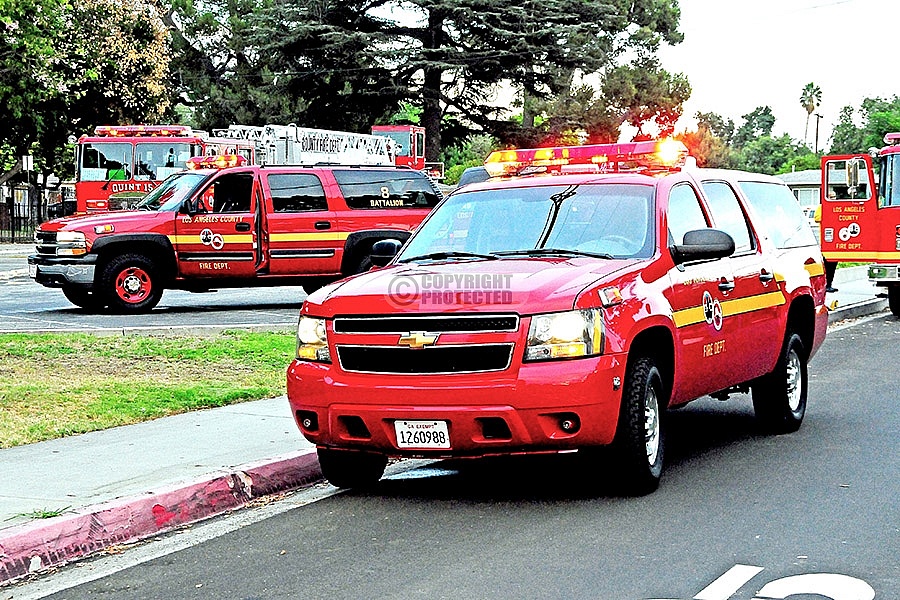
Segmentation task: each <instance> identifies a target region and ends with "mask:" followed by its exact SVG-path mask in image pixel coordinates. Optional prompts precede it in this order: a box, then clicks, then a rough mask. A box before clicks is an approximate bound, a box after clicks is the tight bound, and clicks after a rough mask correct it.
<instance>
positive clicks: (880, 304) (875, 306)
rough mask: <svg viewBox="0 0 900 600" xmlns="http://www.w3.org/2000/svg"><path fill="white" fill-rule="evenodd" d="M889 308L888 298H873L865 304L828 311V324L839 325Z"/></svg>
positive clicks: (865, 301)
mask: <svg viewBox="0 0 900 600" xmlns="http://www.w3.org/2000/svg"><path fill="white" fill-rule="evenodd" d="M887 307H888V301H887V298H872V299H871V300H864V301H863V302H855V303H853V304H848V305H847V306H838V307H837V308H836V309H834V310H830V311H828V324H829V325H831V324H832V323H837V322H838V321H843V320H844V319H855V318H857V317H864V316H866V315H873V314H875V313H879V312H881V311H883V310H886V309H887Z"/></svg>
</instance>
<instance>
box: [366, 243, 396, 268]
mask: <svg viewBox="0 0 900 600" xmlns="http://www.w3.org/2000/svg"><path fill="white" fill-rule="evenodd" d="M402 245H403V242H401V241H400V240H395V239H386V240H379V241H377V242H375V243H374V244H373V245H372V252H371V253H370V254H369V259H370V260H371V261H372V264H373V265H375V266H376V267H383V266H385V265H386V264H388V263H389V262H391V261H392V260H393V259H394V257H395V256H397V253H398V252H400V246H402Z"/></svg>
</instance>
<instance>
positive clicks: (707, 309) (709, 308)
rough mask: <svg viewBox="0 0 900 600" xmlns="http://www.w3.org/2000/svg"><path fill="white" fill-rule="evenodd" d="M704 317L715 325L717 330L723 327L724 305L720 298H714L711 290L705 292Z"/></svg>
mask: <svg viewBox="0 0 900 600" xmlns="http://www.w3.org/2000/svg"><path fill="white" fill-rule="evenodd" d="M703 318H704V319H705V320H706V322H707V323H709V324H710V325H712V326H713V327H715V328H716V331H720V330H721V329H722V305H721V304H720V303H719V301H718V299H713V297H712V294H710V293H709V292H703Z"/></svg>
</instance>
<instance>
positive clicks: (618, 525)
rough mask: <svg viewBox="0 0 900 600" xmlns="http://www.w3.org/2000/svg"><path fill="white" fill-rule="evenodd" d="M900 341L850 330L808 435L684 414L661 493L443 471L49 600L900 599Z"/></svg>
mask: <svg viewBox="0 0 900 600" xmlns="http://www.w3.org/2000/svg"><path fill="white" fill-rule="evenodd" d="M898 336H900V320H898V319H897V318H895V317H891V316H885V315H880V316H877V317H874V318H868V319H861V320H859V321H858V322H857V323H856V324H854V325H853V326H850V327H846V328H842V329H837V330H833V331H832V332H831V333H830V336H829V338H828V340H827V341H826V343H825V345H824V346H823V348H822V350H821V351H820V353H819V355H818V356H817V357H816V358H815V359H814V361H813V363H812V365H811V393H810V400H809V409H808V412H807V416H806V420H805V422H804V424H803V427H802V428H801V429H800V431H798V432H797V433H795V434H791V435H783V436H770V435H767V434H765V433H763V432H762V431H760V430H759V429H758V427H757V425H756V423H755V422H754V419H753V416H752V410H751V408H750V402H749V398H748V397H746V396H737V397H733V399H732V400H730V401H728V402H724V403H721V402H717V401H714V400H710V399H706V400H702V401H698V402H697V403H694V404H691V405H689V406H688V407H687V408H684V409H681V410H678V411H675V412H673V413H672V414H671V415H670V429H669V431H670V438H669V441H670V445H669V448H668V453H667V457H668V459H669V464H668V468H667V472H666V473H665V476H664V478H663V482H662V485H661V486H660V489H659V490H658V491H657V492H656V493H654V494H652V495H650V496H646V497H641V498H625V497H619V496H616V495H615V493H614V492H612V491H611V488H609V487H607V486H606V485H605V483H604V482H603V478H602V470H601V469H599V468H598V469H592V468H589V467H587V466H585V465H583V464H582V463H580V462H578V460H577V458H578V457H577V456H575V455H564V456H553V457H541V458H526V457H519V458H514V459H505V460H493V461H489V462H479V463H452V462H445V463H434V464H432V465H430V466H427V467H424V468H418V469H413V470H410V471H407V472H406V473H404V474H402V475H398V476H394V477H391V478H389V479H386V480H382V482H381V483H380V484H379V485H378V486H377V487H375V488H374V489H372V490H371V491H368V492H366V493H361V492H351V493H342V494H334V495H329V494H322V493H321V491H322V490H318V492H316V490H310V491H308V492H305V493H307V494H309V493H319V496H318V497H317V498H314V499H316V500H317V501H315V502H312V503H310V504H304V502H305V501H304V502H301V501H298V498H302V497H303V494H300V495H298V496H296V497H291V498H287V499H285V500H281V501H280V502H275V503H273V504H272V505H270V506H269V507H263V508H259V509H254V510H257V511H265V510H269V511H271V512H270V513H265V514H264V513H254V512H253V511H252V510H251V511H244V512H243V514H244V516H245V518H246V516H247V515H253V514H257V515H258V516H257V517H256V519H260V520H256V519H249V520H248V521H247V522H246V524H240V525H234V526H229V527H225V528H224V529H222V531H221V532H220V533H209V532H211V531H215V528H216V527H218V526H221V524H222V523H224V522H226V521H223V520H216V521H214V522H211V523H209V524H207V525H206V526H198V527H195V528H192V530H190V531H186V532H183V533H180V534H178V535H177V536H173V538H172V539H178V537H179V536H181V539H183V540H187V541H185V542H183V543H181V544H180V546H177V548H174V549H173V550H171V551H170V550H162V551H157V553H156V558H148V559H145V562H140V564H135V565H133V566H129V567H127V568H125V565H126V564H127V562H128V556H129V553H133V552H134V553H137V552H140V551H141V550H140V549H133V550H128V551H126V552H125V553H123V554H122V555H121V556H120V557H113V558H109V559H101V560H99V561H89V562H87V563H84V564H79V565H78V566H75V567H70V568H69V569H67V570H66V571H67V572H68V573H69V574H70V575H71V576H72V577H75V578H76V579H77V577H78V576H79V573H80V574H82V575H84V574H87V573H91V572H95V571H96V572H98V573H99V572H100V571H101V570H102V565H103V564H104V561H110V560H115V559H119V560H124V561H125V563H123V566H122V567H116V568H114V569H112V574H109V575H106V576H103V577H101V578H100V579H97V580H95V581H91V582H88V583H82V584H80V585H76V586H75V587H71V588H70V589H67V590H65V591H62V592H59V593H56V594H54V595H52V596H49V597H50V598H55V599H63V598H66V599H69V600H74V599H82V598H86V599H87V598H107V597H108V598H113V597H114V598H116V599H117V600H127V599H146V598H179V599H181V598H197V599H200V598H204V599H205V598H243V599H248V600H249V599H263V598H304V599H326V598H327V599H343V598H348V599H350V598H352V599H361V598H378V599H388V598H396V599H403V600H408V599H418V598H422V599H428V600H433V599H438V598H447V599H457V598H459V599H469V600H471V599H478V598H485V599H488V598H490V599H506V598H509V599H530V598H535V599H548V598H565V599H586V600H587V599H590V600H603V599H608V600H647V599H667V600H670V599H671V600H674V599H678V600H687V599H694V600H751V599H754V598H759V599H763V598H765V599H787V598H790V600H823V599H831V600H872V599H873V598H877V599H878V600H895V599H897V598H900V561H898V560H897V556H898V554H900V510H898V507H900V500H898V498H900V478H898V476H897V475H898V473H900V460H898V457H897V432H898V431H900V416H898V415H900V409H898V404H897V400H898V386H897V382H896V376H895V373H894V371H893V369H892V365H893V364H894V363H895V361H894V356H895V352H896V347H897V339H898ZM594 484H597V485H594ZM307 501H309V500H307ZM279 505H282V508H281V509H276V508H275V507H277V506H279ZM260 515H261V516H260ZM254 520H256V522H253V521H254ZM203 531H207V532H208V533H207V534H205V535H201V533H202V532H203ZM191 536H199V537H196V538H191ZM208 538H211V539H208ZM192 539H194V540H195V541H191V540H192ZM170 542H171V539H170V540H162V541H159V542H152V543H150V544H147V545H145V546H144V547H143V548H144V551H147V550H149V549H152V548H153V547H154V545H160V547H164V546H162V545H164V544H166V543H170ZM178 548H180V549H178ZM107 572H108V571H107ZM58 575H63V573H61V574H58ZM12 591H13V593H12V597H13V598H15V597H16V595H15V591H16V590H15V589H13V590H12ZM8 595H10V594H7V593H6V592H5V591H4V592H3V593H2V597H4V598H6V597H7V596H8Z"/></svg>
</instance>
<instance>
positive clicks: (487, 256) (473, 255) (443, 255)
mask: <svg viewBox="0 0 900 600" xmlns="http://www.w3.org/2000/svg"><path fill="white" fill-rule="evenodd" d="M444 258H480V259H483V260H497V257H496V256H494V255H493V254H477V253H475V252H455V251H453V252H432V253H430V254H423V255H421V256H411V257H409V258H403V259H401V260H399V261H397V262H402V263H407V262H412V261H414V260H442V259H444Z"/></svg>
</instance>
